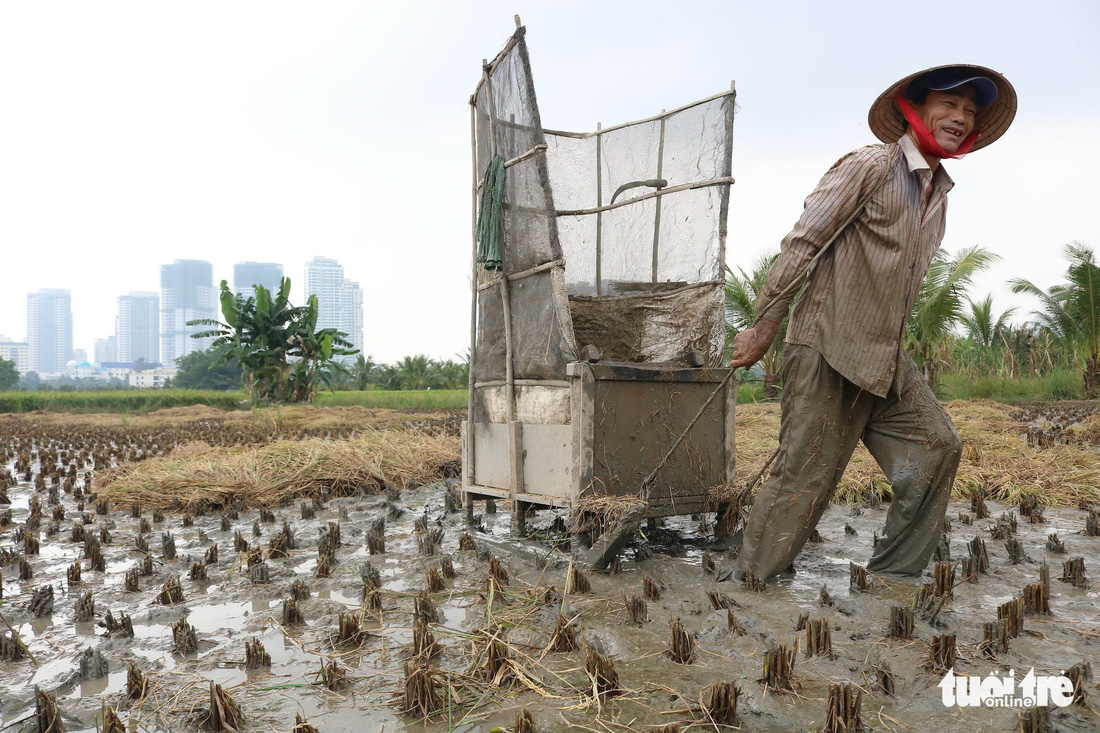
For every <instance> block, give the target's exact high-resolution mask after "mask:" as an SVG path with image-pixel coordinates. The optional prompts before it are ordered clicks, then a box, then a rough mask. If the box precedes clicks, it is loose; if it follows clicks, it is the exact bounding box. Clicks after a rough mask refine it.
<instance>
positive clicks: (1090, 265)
mask: <svg viewBox="0 0 1100 733" xmlns="http://www.w3.org/2000/svg"><path fill="white" fill-rule="evenodd" d="M1065 255H1066V258H1067V259H1068V260H1069V269H1068V270H1067V272H1066V281H1065V282H1064V283H1061V284H1059V285H1052V286H1051V287H1050V289H1049V290H1043V289H1042V288H1040V287H1039V286H1037V285H1035V284H1034V283H1032V282H1031V281H1030V280H1027V279H1025V278H1014V279H1013V280H1011V281H1010V282H1011V283H1012V292H1014V293H1027V294H1029V295H1034V296H1035V297H1036V298H1038V299H1039V302H1040V303H1041V305H1042V309H1041V310H1039V311H1035V313H1034V316H1035V319H1036V321H1037V323H1038V324H1039V325H1040V326H1041V327H1043V328H1046V329H1048V330H1049V331H1050V333H1051V334H1052V335H1053V337H1054V338H1055V339H1056V340H1057V342H1058V343H1059V345H1060V346H1062V347H1063V348H1064V349H1066V350H1067V351H1068V352H1069V353H1071V354H1072V355H1073V358H1074V361H1075V362H1076V365H1077V368H1078V369H1079V370H1080V371H1081V374H1082V376H1083V377H1084V379H1085V392H1087V393H1088V394H1089V395H1090V396H1095V395H1096V394H1097V392H1098V391H1100V267H1098V266H1097V264H1096V256H1095V254H1094V253H1093V251H1092V249H1090V248H1089V247H1086V246H1084V245H1083V244H1081V243H1080V242H1071V243H1070V244H1067V245H1066V248H1065Z"/></svg>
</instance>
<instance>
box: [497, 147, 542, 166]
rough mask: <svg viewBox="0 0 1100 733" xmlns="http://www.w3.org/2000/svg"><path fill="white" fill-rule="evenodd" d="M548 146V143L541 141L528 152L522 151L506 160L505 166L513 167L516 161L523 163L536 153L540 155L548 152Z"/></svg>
mask: <svg viewBox="0 0 1100 733" xmlns="http://www.w3.org/2000/svg"><path fill="white" fill-rule="evenodd" d="M546 147H547V145H546V143H539V144H538V145H536V146H535V147H533V148H531V149H530V150H528V151H527V152H526V153H520V154H519V155H517V156H516V157H514V158H512V159H511V160H506V161H504V167H505V168H511V167H512V166H514V165H515V164H516V163H522V162H523V161H525V160H527V159H528V158H530V157H532V156H534V155H538V154H539V153H545V152H546Z"/></svg>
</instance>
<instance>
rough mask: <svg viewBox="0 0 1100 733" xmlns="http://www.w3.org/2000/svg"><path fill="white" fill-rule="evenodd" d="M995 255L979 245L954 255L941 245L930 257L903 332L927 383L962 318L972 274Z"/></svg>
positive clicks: (932, 384) (996, 257)
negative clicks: (950, 256)
mask: <svg viewBox="0 0 1100 733" xmlns="http://www.w3.org/2000/svg"><path fill="white" fill-rule="evenodd" d="M998 259H1000V257H999V256H998V255H996V254H994V253H992V252H990V251H989V250H987V249H984V248H983V247H981V246H979V245H974V246H973V247H969V248H967V249H963V250H960V251H959V253H958V254H957V255H956V256H955V257H954V258H949V257H948V254H947V253H946V252H945V251H944V250H942V249H941V250H938V251H937V252H936V254H935V255H934V256H933V257H932V264H931V265H929V267H928V274H927V275H926V276H925V278H924V282H922V283H921V287H920V291H919V292H918V293H917V302H916V303H915V304H914V305H913V312H912V314H911V315H910V316H909V323H908V325H907V327H906V335H905V342H906V347H907V348H908V350H909V353H910V354H912V355H913V356H914V357H915V358H916V360H917V361H918V362H919V363H920V366H921V367H922V368H923V370H924V378H925V380H927V382H928V385H929V386H935V382H936V368H937V365H938V361H939V359H940V356H939V354H940V353H941V352H942V351H943V350H944V346H945V344H946V342H947V341H948V340H949V339H950V338H951V336H952V333H953V329H954V327H955V326H956V325H958V324H959V323H960V322H962V321H963V318H964V308H965V304H966V302H967V301H968V298H967V297H966V289H967V288H968V287H969V286H970V285H971V284H972V282H973V277H974V274H975V273H976V272H978V271H980V270H984V269H985V268H986V267H988V266H989V265H990V264H992V263H993V262H995V261H996V260H998Z"/></svg>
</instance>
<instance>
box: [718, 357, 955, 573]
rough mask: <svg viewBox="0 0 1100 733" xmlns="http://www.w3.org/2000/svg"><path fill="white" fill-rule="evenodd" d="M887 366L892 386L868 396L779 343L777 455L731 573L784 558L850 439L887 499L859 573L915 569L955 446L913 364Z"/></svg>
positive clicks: (826, 493) (813, 522) (807, 526)
mask: <svg viewBox="0 0 1100 733" xmlns="http://www.w3.org/2000/svg"><path fill="white" fill-rule="evenodd" d="M897 368H898V369H899V370H900V373H899V374H898V378H897V379H896V380H895V387H894V389H892V390H891V391H890V393H889V394H888V395H887V396H886V397H878V396H876V395H873V394H871V393H869V392H866V391H864V390H861V389H860V388H859V387H857V386H855V385H854V384H852V383H851V382H849V381H848V380H847V379H845V378H844V377H842V376H841V375H840V374H838V373H837V372H836V371H835V370H833V368H832V367H831V366H829V364H828V363H827V362H826V361H825V359H824V358H823V357H822V356H821V355H820V354H819V353H818V352H816V351H814V350H813V349H811V348H809V347H807V346H799V345H796V344H788V345H787V347H786V354H785V357H784V362H783V369H782V375H783V400H782V419H781V423H780V428H779V455H778V456H777V457H776V463H775V465H774V467H773V468H772V473H771V477H770V478H769V479H768V481H767V483H765V484H764V485H763V486H762V487H761V488H760V490H759V491H758V492H757V495H756V499H755V501H754V502H753V505H752V510H751V511H750V513H749V517H748V519H747V520H746V522H745V533H744V536H745V544H744V547H743V548H742V550H741V555H740V557H739V559H738V566H737V570H738V571H739V572H738V575H742V574H743V571H744V570H751V571H752V572H753V573H755V574H756V575H757V576H759V577H761V578H768V577H771V576H773V575H776V574H778V573H781V572H783V570H784V569H786V568H787V566H789V565H790V564H791V563H792V562H793V561H794V559H795V557H796V556H797V555H798V553H799V551H800V550H801V549H802V546H803V545H804V544H805V543H806V540H807V539H809V537H810V534H811V533H812V532H813V530H814V527H816V526H817V522H818V520H819V519H821V515H822V513H823V512H824V511H825V508H826V506H827V505H828V503H829V500H830V499H831V498H832V495H833V492H834V491H835V490H836V485H837V483H838V482H839V481H840V477H841V475H842V474H843V473H844V468H845V467H846V466H847V465H848V460H849V459H850V458H851V457H852V452H853V451H854V450H855V447H856V441H858V440H860V439H862V440H863V443H864V445H866V446H867V449H868V450H869V451H870V453H871V455H872V456H874V458H875V460H876V461H878V464H879V466H881V467H882V470H883V472H884V473H885V474H886V477H887V478H888V479H889V480H890V486H891V488H892V491H893V495H894V498H893V502H892V503H891V504H890V506H889V509H888V511H887V514H886V526H885V530H884V534H882V536H881V537H880V539H879V542H878V544H877V545H876V546H875V548H874V551H873V554H872V557H871V560H870V562H869V563H868V565H867V568H868V569H869V570H873V571H876V572H890V573H906V574H919V573H921V572H922V571H923V570H924V568H925V567H926V566H927V564H928V560H929V558H931V556H932V553H933V552H934V551H935V548H936V545H937V543H938V542H939V539H940V535H941V534H942V532H943V526H944V521H943V520H944V515H945V514H946V513H947V503H948V500H949V499H950V495H951V485H952V483H953V482H954V480H955V471H956V470H957V469H958V467H959V458H960V456H961V455H962V441H961V440H960V439H959V434H958V433H957V432H956V431H955V426H954V425H953V424H952V422H951V418H950V417H949V416H948V415H947V412H946V411H945V410H944V409H943V407H942V406H941V405H940V403H939V401H938V400H937V399H936V397H935V395H934V394H932V390H931V389H930V388H929V387H928V385H927V383H926V382H925V381H924V378H923V376H922V375H921V374H920V373H919V372H918V371H917V368H916V365H915V364H913V361H912V360H911V359H909V357H907V356H905V355H902V356H901V357H900V358H899V359H898V366H897ZM852 560H854V561H856V562H858V559H857V558H852Z"/></svg>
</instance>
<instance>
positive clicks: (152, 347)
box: [112, 293, 160, 365]
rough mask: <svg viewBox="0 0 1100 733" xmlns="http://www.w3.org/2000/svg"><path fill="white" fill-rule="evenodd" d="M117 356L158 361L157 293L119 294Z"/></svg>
mask: <svg viewBox="0 0 1100 733" xmlns="http://www.w3.org/2000/svg"><path fill="white" fill-rule="evenodd" d="M115 338H116V341H115V343H116V345H117V349H118V351H117V353H116V357H117V359H114V360H112V361H122V362H129V363H131V364H132V363H134V362H136V361H137V360H138V359H142V360H144V361H145V363H146V364H149V365H153V364H158V363H160V295H158V294H157V293H130V294H129V295H120V296H119V297H118V319H117V320H116V322H115Z"/></svg>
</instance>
